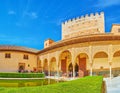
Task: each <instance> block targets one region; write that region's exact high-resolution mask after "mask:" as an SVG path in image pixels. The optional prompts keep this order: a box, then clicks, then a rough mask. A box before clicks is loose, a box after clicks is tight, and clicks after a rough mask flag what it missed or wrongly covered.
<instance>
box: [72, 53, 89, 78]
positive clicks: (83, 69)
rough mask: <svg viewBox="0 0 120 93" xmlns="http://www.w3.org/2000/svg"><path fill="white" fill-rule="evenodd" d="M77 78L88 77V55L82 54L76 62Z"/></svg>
mask: <svg viewBox="0 0 120 93" xmlns="http://www.w3.org/2000/svg"><path fill="white" fill-rule="evenodd" d="M74 66H75V76H79V77H84V76H87V75H88V70H87V68H88V55H87V54H86V53H80V54H79V55H78V56H77V57H76V61H75V65H74Z"/></svg>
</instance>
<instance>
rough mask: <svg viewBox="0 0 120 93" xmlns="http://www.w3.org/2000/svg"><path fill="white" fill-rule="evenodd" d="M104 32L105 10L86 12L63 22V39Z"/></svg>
mask: <svg viewBox="0 0 120 93" xmlns="http://www.w3.org/2000/svg"><path fill="white" fill-rule="evenodd" d="M99 33H104V12H100V13H95V14H93V13H91V14H89V15H88V14H86V15H85V16H80V17H76V18H73V19H69V20H67V21H65V22H63V23H62V39H67V38H72V37H76V36H81V35H88V34H99Z"/></svg>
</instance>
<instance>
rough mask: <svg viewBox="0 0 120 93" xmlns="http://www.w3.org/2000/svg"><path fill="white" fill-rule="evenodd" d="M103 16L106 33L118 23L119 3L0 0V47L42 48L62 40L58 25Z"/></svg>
mask: <svg viewBox="0 0 120 93" xmlns="http://www.w3.org/2000/svg"><path fill="white" fill-rule="evenodd" d="M101 11H103V12H104V13H105V30H106V32H109V31H110V29H111V25H112V24H113V23H120V0H0V45H3V44H6V45H17V46H25V47H30V48H36V49H40V50H41V49H43V45H44V40H46V39H48V38H51V39H53V40H54V41H59V40H61V23H62V22H64V21H65V20H68V19H71V18H74V17H78V16H81V15H85V14H90V13H95V12H101Z"/></svg>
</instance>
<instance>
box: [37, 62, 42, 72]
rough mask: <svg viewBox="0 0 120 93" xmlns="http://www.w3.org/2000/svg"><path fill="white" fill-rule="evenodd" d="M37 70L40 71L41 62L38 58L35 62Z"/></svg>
mask: <svg viewBox="0 0 120 93" xmlns="http://www.w3.org/2000/svg"><path fill="white" fill-rule="evenodd" d="M37 71H38V72H42V62H41V60H38V62H37Z"/></svg>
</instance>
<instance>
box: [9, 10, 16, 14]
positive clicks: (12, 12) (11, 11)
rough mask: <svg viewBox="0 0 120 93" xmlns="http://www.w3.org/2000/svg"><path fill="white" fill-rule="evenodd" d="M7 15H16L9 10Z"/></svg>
mask: <svg viewBox="0 0 120 93" xmlns="http://www.w3.org/2000/svg"><path fill="white" fill-rule="evenodd" d="M8 14H9V15H15V14H16V12H15V11H13V10H10V11H8Z"/></svg>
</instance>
